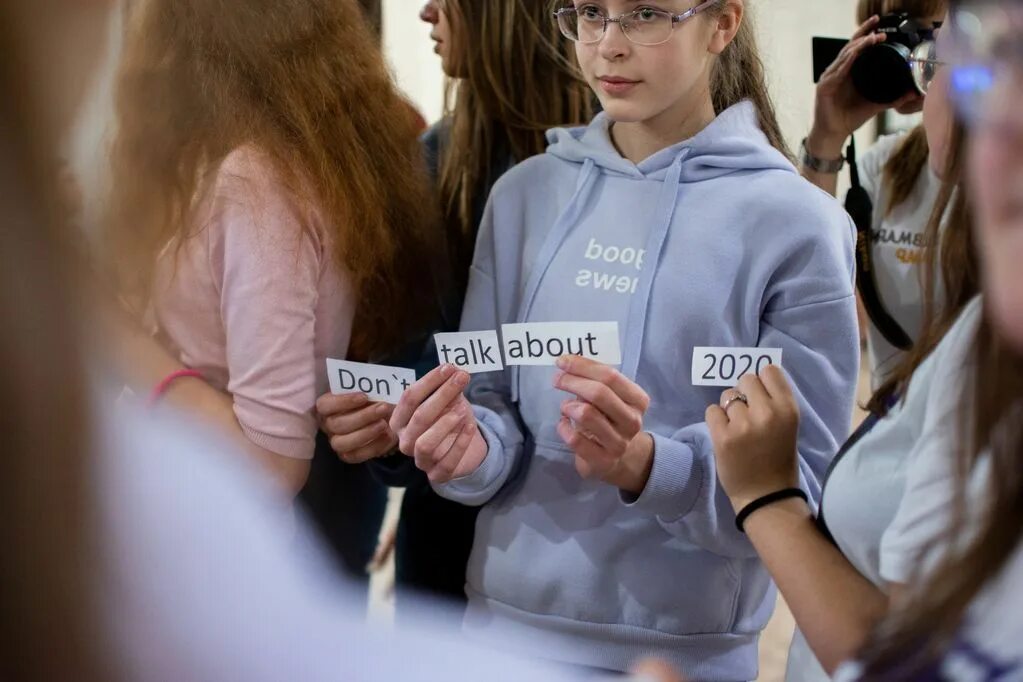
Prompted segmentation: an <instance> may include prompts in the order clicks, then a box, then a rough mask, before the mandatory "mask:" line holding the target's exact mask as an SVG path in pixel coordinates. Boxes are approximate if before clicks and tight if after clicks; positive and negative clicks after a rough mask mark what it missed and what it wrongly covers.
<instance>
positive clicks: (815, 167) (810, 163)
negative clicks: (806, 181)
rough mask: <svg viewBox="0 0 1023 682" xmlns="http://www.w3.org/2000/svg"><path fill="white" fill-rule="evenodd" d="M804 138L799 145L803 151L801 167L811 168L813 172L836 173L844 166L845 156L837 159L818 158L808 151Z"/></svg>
mask: <svg viewBox="0 0 1023 682" xmlns="http://www.w3.org/2000/svg"><path fill="white" fill-rule="evenodd" d="M806 139H807V138H805V137H804V138H803V142H802V143H801V144H800V147H801V148H802V151H803V157H802V159H801V160H802V163H803V168H806V169H807V170H812V171H813V172H814V173H837V172H839V171H840V170H842V169H843V168H845V157H839V158H837V159H819V158H817V157H816V156H814V155H813V154H811V153H810V150H809V148H808V147H807V146H806Z"/></svg>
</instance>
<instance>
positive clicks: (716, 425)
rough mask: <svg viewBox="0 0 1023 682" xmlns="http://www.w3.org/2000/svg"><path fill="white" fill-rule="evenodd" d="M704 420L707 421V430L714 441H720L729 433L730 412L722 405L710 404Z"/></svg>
mask: <svg viewBox="0 0 1023 682" xmlns="http://www.w3.org/2000/svg"><path fill="white" fill-rule="evenodd" d="M703 420H704V421H705V422H707V430H708V431H710V438H711V440H713V441H714V442H719V441H720V440H721V439H722V438H723V437H724V435H725V434H726V433H728V414H727V413H726V412H725V411H724V410H722V409H721V406H720V405H708V406H707V411H706V412H705V413H704V415H703Z"/></svg>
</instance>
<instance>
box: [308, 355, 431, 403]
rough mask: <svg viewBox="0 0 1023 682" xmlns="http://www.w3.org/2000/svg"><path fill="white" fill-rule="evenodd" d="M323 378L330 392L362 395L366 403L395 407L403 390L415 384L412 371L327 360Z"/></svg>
mask: <svg viewBox="0 0 1023 682" xmlns="http://www.w3.org/2000/svg"><path fill="white" fill-rule="evenodd" d="M327 379H328V381H330V392H331V393H335V394H338V395H344V394H348V393H365V394H366V395H367V396H369V399H370V400H375V401H379V402H383V403H391V404H392V405H396V404H397V403H398V399H399V398H401V394H402V393H404V392H405V389H407V388H409V387H410V386H412V384H414V383H416V372H415V370H411V369H405V368H404V367H385V366H384V365H367V364H364V363H362V362H349V361H348V360H332V359H330V358H327Z"/></svg>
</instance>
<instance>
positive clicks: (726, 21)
mask: <svg viewBox="0 0 1023 682" xmlns="http://www.w3.org/2000/svg"><path fill="white" fill-rule="evenodd" d="M745 11H746V7H745V5H744V4H743V0H725V7H724V9H722V10H721V13H720V14H718V16H717V17H715V18H714V19H713V22H714V25H713V33H712V34H711V37H710V44H709V45H708V46H707V50H708V51H709V52H710V53H711V54H715V55H719V54H721V53H722V52H724V51H725V48H727V47H728V46H729V45H730V44H731V43H732V41H733V40H735V35H736V34H737V33H738V32H739V27H740V26H742V19H743V15H744V14H745Z"/></svg>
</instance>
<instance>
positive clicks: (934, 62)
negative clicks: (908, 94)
mask: <svg viewBox="0 0 1023 682" xmlns="http://www.w3.org/2000/svg"><path fill="white" fill-rule="evenodd" d="M937 48H938V45H937V43H936V42H935V41H933V40H928V41H926V42H923V43H920V44H919V45H917V47H916V49H915V50H913V54H912V56H911V57H910V58H909V67H910V69H911V70H912V72H913V82H914V83H916V87H917V90H919V91H920V94H922V95H926V94H927V91H928V90H929V89H930V88H931V83H933V82H934V79H935V78H936V77H937V76H938V71H940V70H941V67H943V66H945V62H943V61H940V60H938V59H937V56H938V51H937Z"/></svg>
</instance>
